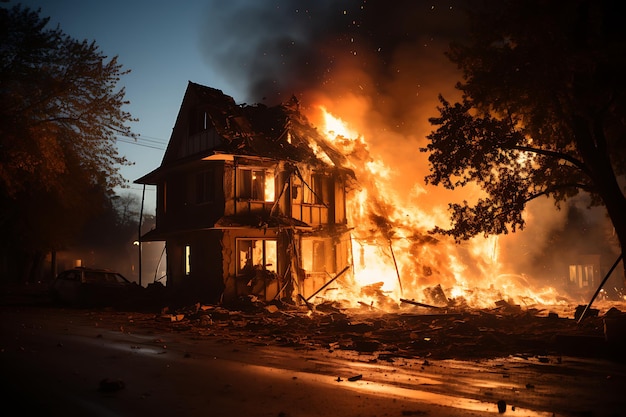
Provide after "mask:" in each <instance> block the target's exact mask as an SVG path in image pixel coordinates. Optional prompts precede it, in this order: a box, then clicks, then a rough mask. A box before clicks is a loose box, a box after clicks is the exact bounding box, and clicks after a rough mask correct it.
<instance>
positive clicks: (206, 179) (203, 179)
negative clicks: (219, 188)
mask: <svg viewBox="0 0 626 417" xmlns="http://www.w3.org/2000/svg"><path fill="white" fill-rule="evenodd" d="M214 199H215V170H213V169H209V170H206V171H204V172H200V173H198V174H196V204H202V203H208V202H211V201H214Z"/></svg>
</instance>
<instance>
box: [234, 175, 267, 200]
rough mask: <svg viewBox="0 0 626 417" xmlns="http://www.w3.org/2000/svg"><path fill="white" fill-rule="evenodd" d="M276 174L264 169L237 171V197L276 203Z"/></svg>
mask: <svg viewBox="0 0 626 417" xmlns="http://www.w3.org/2000/svg"><path fill="white" fill-rule="evenodd" d="M274 188H275V184H274V173H273V172H272V171H270V170H266V169H263V168H257V169H253V168H239V169H238V170H237V195H238V197H239V198H243V199H248V200H254V201H274Z"/></svg>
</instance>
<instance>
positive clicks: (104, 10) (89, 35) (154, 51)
mask: <svg viewBox="0 0 626 417" xmlns="http://www.w3.org/2000/svg"><path fill="white" fill-rule="evenodd" d="M20 3H21V4H22V5H24V6H27V7H30V8H32V9H35V10H36V9H37V8H41V14H40V16H41V17H46V16H48V17H50V18H51V19H50V24H51V25H56V24H59V25H60V27H61V30H63V31H64V32H65V33H66V34H68V35H70V36H72V37H74V38H76V39H81V40H82V39H87V40H95V41H96V44H97V45H98V46H99V47H100V49H101V50H102V52H103V53H104V54H105V55H107V56H109V57H113V56H115V55H117V56H118V57H119V62H120V63H121V64H122V65H123V68H125V69H130V70H131V73H130V74H127V75H126V76H124V77H123V78H122V80H121V84H120V85H123V86H125V88H126V98H127V100H129V101H130V105H129V106H128V107H127V110H128V111H130V113H131V114H132V115H133V116H134V117H135V118H138V119H139V122H137V123H133V124H132V125H131V127H132V128H133V130H134V131H135V132H136V133H138V134H139V135H140V138H139V139H138V140H137V142H136V143H125V142H126V141H128V142H132V139H127V138H120V141H119V142H118V148H119V152H120V154H122V155H125V156H126V157H127V158H128V159H129V160H130V161H132V162H134V165H133V166H129V167H123V168H122V174H123V175H124V177H125V178H126V179H127V180H128V182H129V186H130V187H131V188H130V190H131V191H133V192H139V193H140V192H141V186H140V185H137V184H132V182H133V181H134V180H135V179H137V178H139V177H141V176H142V175H144V174H146V173H148V172H150V171H152V170H153V169H155V168H156V167H158V166H159V165H160V163H161V158H162V157H163V153H164V150H165V147H166V144H167V141H168V139H169V136H170V133H171V130H172V128H173V126H174V122H175V120H176V116H177V113H178V109H179V106H180V103H181V100H182V97H183V94H184V92H185V88H186V87H187V82H188V81H194V82H197V83H200V84H205V85H208V86H212V87H215V88H220V89H222V90H224V92H226V93H227V94H229V95H232V96H233V97H235V99H236V100H238V101H239V100H242V93H241V91H238V88H237V86H236V85H232V84H229V83H228V82H227V81H226V80H225V79H224V78H223V77H220V76H219V74H217V73H216V72H215V71H214V70H212V67H211V65H210V63H209V62H208V59H207V57H206V55H205V54H203V53H202V48H201V45H202V43H203V39H202V38H201V36H202V33H203V32H202V30H201V25H202V24H203V22H206V20H207V19H208V17H209V16H210V13H211V12H210V10H211V4H210V3H209V2H201V1H185V2H176V3H175V5H176V7H173V4H174V3H172V2H171V1H167V2H166V1H143V0H142V1H117V0H115V1H106V2H103V1H85V0H52V1H50V0H27V1H22V2H20ZM10 4H13V2H12V3H10ZM126 191H127V190H121V191H120V192H121V193H124V192H126ZM154 197H155V192H154V190H153V189H152V187H151V186H149V187H148V188H147V190H146V207H147V210H149V211H153V210H154V205H155V203H154Z"/></svg>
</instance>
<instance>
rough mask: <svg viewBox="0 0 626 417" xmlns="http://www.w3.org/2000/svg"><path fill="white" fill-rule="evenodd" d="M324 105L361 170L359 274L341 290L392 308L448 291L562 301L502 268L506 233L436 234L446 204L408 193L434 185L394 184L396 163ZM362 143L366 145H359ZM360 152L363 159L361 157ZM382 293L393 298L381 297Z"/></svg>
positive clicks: (459, 298) (472, 300) (328, 127)
mask: <svg viewBox="0 0 626 417" xmlns="http://www.w3.org/2000/svg"><path fill="white" fill-rule="evenodd" d="M320 110H321V112H322V115H323V118H322V120H323V123H324V126H322V127H321V128H322V131H323V132H325V133H326V136H327V139H328V140H329V142H331V143H332V144H333V146H335V147H336V148H338V149H339V150H340V151H342V153H343V154H344V155H346V156H347V157H348V159H349V168H351V169H353V170H354V171H355V174H356V178H357V181H358V182H359V186H360V189H358V190H353V191H351V192H350V193H349V194H348V202H347V212H348V216H349V224H350V226H351V227H353V230H352V237H351V239H352V258H353V259H352V260H353V267H354V269H353V272H354V280H353V281H349V280H344V281H343V282H344V283H346V282H348V281H349V283H348V284H345V285H343V286H342V288H341V289H340V292H339V293H334V295H333V297H336V298H337V299H342V300H358V301H361V302H366V303H368V304H370V303H371V304H372V305H376V306H377V307H378V308H388V307H389V306H390V304H389V300H393V302H392V303H391V306H392V307H394V308H397V307H398V306H399V305H401V299H408V300H413V301H416V302H420V303H425V304H428V305H437V304H439V305H440V304H441V303H442V299H441V298H438V294H439V293H440V292H441V291H443V294H444V295H445V297H444V298H443V300H444V301H443V302H446V301H447V302H448V303H449V304H454V303H456V302H462V303H465V304H468V305H471V306H474V307H481V308H482V307H493V306H494V302H496V301H498V300H503V299H504V300H513V301H515V302H516V303H518V304H521V303H524V304H533V303H535V304H536V303H553V304H556V301H555V300H557V299H558V295H557V294H556V292H555V291H554V289H552V288H547V289H544V290H539V291H535V292H533V291H532V290H531V289H530V287H531V286H530V285H529V283H528V282H527V280H526V279H525V277H524V276H522V275H515V274H506V273H504V272H503V271H502V266H501V265H500V262H499V256H500V246H499V241H498V237H495V236H493V237H489V238H483V237H476V238H474V239H471V240H470V241H468V242H465V243H463V244H462V245H458V244H455V243H454V242H453V241H452V240H449V239H446V238H445V237H442V236H432V235H429V234H428V230H429V229H430V228H432V227H433V226H434V225H435V224H437V222H438V221H439V222H440V221H441V219H444V218H447V215H446V214H445V209H442V210H437V209H433V208H430V211H428V213H426V210H423V209H422V208H420V207H418V206H416V205H410V204H407V201H408V200H410V199H407V198H406V197H407V194H411V193H413V194H414V195H416V196H418V195H426V194H427V191H426V190H425V189H423V188H421V187H420V186H417V185H416V186H414V187H413V188H412V189H411V190H398V189H397V188H396V187H394V184H393V183H392V182H393V179H392V177H393V174H396V175H397V173H394V169H396V167H393V168H392V167H390V166H388V165H387V164H386V163H385V161H384V160H383V159H382V158H380V157H374V156H373V155H372V152H371V151H370V149H369V148H368V144H367V141H366V138H365V137H363V135H361V134H358V133H357V132H356V131H354V130H352V129H350V128H349V127H348V125H347V123H345V122H344V121H343V120H342V119H341V118H339V117H337V116H334V115H332V114H331V113H330V112H328V111H327V110H326V108H324V107H320ZM357 145H358V146H360V147H361V148H364V149H365V150H366V152H365V153H363V152H352V150H353V149H354V148H355V146H357ZM410 151H411V152H417V151H416V150H410ZM320 154H321V155H322V157H324V156H325V155H324V154H323V153H321V152H320ZM355 155H360V156H359V157H360V158H362V159H361V160H355V158H357V156H355ZM364 155H365V156H366V158H363V156H364ZM351 158H352V159H351ZM418 181H419V179H418V178H415V182H416V183H417V182H418ZM403 194H404V195H403ZM401 197H403V198H401ZM433 213H434V214H433ZM439 224H441V223H439ZM381 298H384V299H385V300H386V301H385V303H386V305H383V304H381V303H382V302H381Z"/></svg>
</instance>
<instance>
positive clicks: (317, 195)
mask: <svg viewBox="0 0 626 417" xmlns="http://www.w3.org/2000/svg"><path fill="white" fill-rule="evenodd" d="M330 186H331V181H330V178H329V177H327V176H325V175H322V174H313V175H311V180H310V184H308V185H305V186H304V192H303V202H304V203H306V204H317V205H328V204H329V203H330V189H331V188H330Z"/></svg>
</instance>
